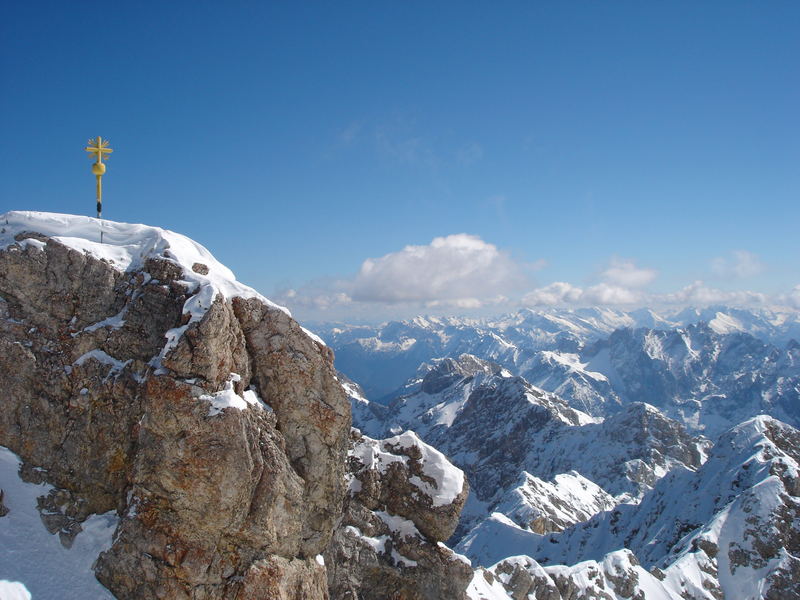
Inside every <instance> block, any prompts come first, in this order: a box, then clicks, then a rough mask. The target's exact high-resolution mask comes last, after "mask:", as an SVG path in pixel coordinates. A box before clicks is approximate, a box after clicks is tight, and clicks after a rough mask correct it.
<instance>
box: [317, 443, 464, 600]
mask: <svg viewBox="0 0 800 600" xmlns="http://www.w3.org/2000/svg"><path fill="white" fill-rule="evenodd" d="M350 443H351V447H350V452H349V459H348V480H349V490H350V493H349V494H347V495H346V497H345V500H344V510H343V513H344V517H343V519H342V522H341V524H340V526H339V528H338V529H337V530H336V533H335V534H334V539H333V543H332V544H331V547H330V548H329V550H328V552H326V553H325V562H326V564H327V565H329V567H328V579H329V584H330V590H331V596H332V597H333V598H337V599H341V600H356V599H359V600H386V599H392V600H423V599H431V600H433V599H440V598H441V599H445V598H447V599H452V600H462V599H466V596H465V591H466V588H467V585H468V584H469V582H470V579H471V578H472V574H473V572H472V568H471V566H470V562H469V560H467V559H466V558H464V557H463V556H460V555H458V554H456V553H454V552H453V551H452V550H450V549H449V548H448V547H447V546H445V545H444V544H443V543H442V542H443V540H446V539H447V538H449V537H450V536H451V535H452V534H453V531H454V530H455V528H456V526H457V524H458V518H459V514H460V512H461V509H462V507H463V506H464V502H465V501H466V499H467V495H468V485H467V482H466V478H465V477H464V474H463V472H462V471H461V470H460V469H458V468H456V467H454V466H453V465H452V464H450V462H449V461H448V460H447V459H446V458H445V457H444V456H443V455H442V454H441V453H439V452H438V451H437V450H435V449H434V448H432V447H431V446H428V445H427V444H425V443H424V442H422V441H421V440H420V439H419V438H418V437H417V436H416V435H415V434H414V433H412V432H406V433H404V434H402V435H399V436H395V437H393V438H389V439H385V440H374V439H371V438H369V437H366V436H363V435H361V433H360V432H359V431H358V430H356V429H354V430H353V432H352V434H351V439H350Z"/></svg>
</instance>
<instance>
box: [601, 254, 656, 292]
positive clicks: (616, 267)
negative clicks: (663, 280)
mask: <svg viewBox="0 0 800 600" xmlns="http://www.w3.org/2000/svg"><path fill="white" fill-rule="evenodd" d="M656 275H657V273H656V271H655V270H653V269H647V268H642V267H637V266H636V264H635V263H634V262H633V261H632V260H629V259H620V258H612V259H611V264H610V265H609V267H608V268H607V269H606V270H605V271H603V272H602V273H601V276H602V278H603V280H605V281H606V282H607V283H610V284H612V285H615V286H618V287H622V288H639V287H644V286H646V285H647V284H648V283H650V282H651V281H653V280H654V279H655V278H656Z"/></svg>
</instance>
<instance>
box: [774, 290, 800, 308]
mask: <svg viewBox="0 0 800 600" xmlns="http://www.w3.org/2000/svg"><path fill="white" fill-rule="evenodd" d="M778 300H779V302H780V303H781V304H785V305H788V306H793V307H794V308H800V285H796V286H794V287H793V288H792V290H791V291H790V292H789V293H788V294H784V295H782V296H780V297H779V298H778Z"/></svg>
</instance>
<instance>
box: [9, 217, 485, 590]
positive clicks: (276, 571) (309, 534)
mask: <svg viewBox="0 0 800 600" xmlns="http://www.w3.org/2000/svg"><path fill="white" fill-rule="evenodd" d="M102 226H103V230H104V242H105V243H104V244H100V243H99V237H100V236H99V234H100V222H99V221H98V220H96V219H92V218H86V217H78V216H69V215H58V214H47V213H34V212H11V213H7V214H5V215H2V217H0V388H1V389H2V390H3V395H2V399H1V400H0V446H2V448H0V488H2V491H0V597H2V598H6V597H14V598H17V597H19V598H28V597H31V596H32V597H33V598H37V599H38V598H60V599H69V598H74V599H81V600H85V599H87V598H114V597H116V598H124V599H134V598H136V599H142V598H144V599H147V598H170V599H173V598H174V599H181V598H185V599H189V598H191V599H195V600H198V599H216V598H226V599H227V598H230V599H233V598H237V599H248V600H249V599H259V598H263V599H270V600H275V599H287V600H288V599H293V600H301V599H303V600H315V599H320V600H321V599H324V598H356V597H357V598H375V599H378V598H389V597H396V598H462V597H464V590H465V589H466V588H467V585H468V583H469V581H470V579H471V578H472V576H473V571H472V569H471V568H470V566H469V564H468V562H465V560H464V559H462V558H460V557H458V556H457V555H455V554H454V553H453V552H452V551H451V550H449V549H448V548H447V547H445V546H444V545H443V544H440V543H439V542H441V541H442V540H444V539H446V538H448V537H449V536H450V535H451V534H452V533H453V531H454V529H455V527H456V524H457V522H458V517H459V513H460V510H461V507H462V506H463V504H464V501H465V499H466V496H467V488H466V481H465V479H464V477H463V474H462V473H461V471H460V470H458V469H456V468H455V467H453V466H452V465H451V464H450V463H449V462H448V461H447V459H445V458H444V456H442V455H441V454H440V453H438V452H436V451H435V450H433V449H432V448H430V447H429V446H427V445H426V444H424V443H423V442H422V441H420V440H419V439H418V438H417V437H416V436H413V435H412V434H409V435H407V436H405V437H399V438H394V439H389V440H386V441H380V440H371V439H369V438H364V437H361V436H360V435H358V434H355V433H354V434H352V435H351V429H350V405H349V402H348V399H347V397H346V395H345V394H344V392H343V390H342V387H341V385H340V384H339V382H338V381H337V379H336V376H335V372H334V369H333V355H332V352H331V351H330V350H329V349H328V348H327V347H326V346H325V344H324V343H323V342H322V341H321V340H320V339H319V338H317V337H316V336H314V335H313V334H311V333H310V332H308V331H306V330H304V329H303V328H302V327H301V326H300V325H298V323H297V322H295V321H294V320H293V319H292V318H291V316H290V315H289V313H288V311H286V310H285V309H283V308H281V307H279V306H277V305H275V304H273V303H272V302H270V301H269V300H267V299H266V298H264V297H262V296H261V295H259V294H258V293H257V292H255V291H254V290H253V289H251V288H249V287H247V286H245V285H243V284H241V283H239V282H237V281H236V279H235V277H234V275H233V273H231V271H230V270H229V269H227V268H226V267H225V266H223V265H222V264H220V263H219V262H218V261H216V260H215V259H214V257H213V256H212V255H211V254H210V253H209V252H208V251H207V250H206V249H205V248H203V247H202V246H200V245H199V244H197V243H195V242H193V241H192V240H190V239H188V238H186V237H184V236H182V235H179V234H176V233H172V232H169V231H165V230H163V229H159V228H156V227H148V226H144V225H130V224H123V223H114V222H109V221H104V222H103V225H102Z"/></svg>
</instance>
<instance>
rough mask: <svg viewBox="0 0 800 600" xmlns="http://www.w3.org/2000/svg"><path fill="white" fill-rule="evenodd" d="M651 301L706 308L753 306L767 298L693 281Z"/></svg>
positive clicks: (759, 294) (764, 301) (763, 302)
mask: <svg viewBox="0 0 800 600" xmlns="http://www.w3.org/2000/svg"><path fill="white" fill-rule="evenodd" d="M653 300H654V301H655V302H658V303H663V304H678V305H689V306H707V305H709V304H732V305H737V306H741V305H745V306H749V305H754V304H765V303H767V302H768V301H769V298H768V297H767V296H766V295H765V294H762V293H759V292H751V291H749V290H734V291H726V290H719V289H716V288H712V287H709V286H707V285H706V284H705V283H703V282H702V281H695V282H693V283H691V284H689V285H687V286H686V287H685V288H683V289H681V290H678V291H677V292H673V293H670V294H661V295H658V296H654V297H653Z"/></svg>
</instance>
